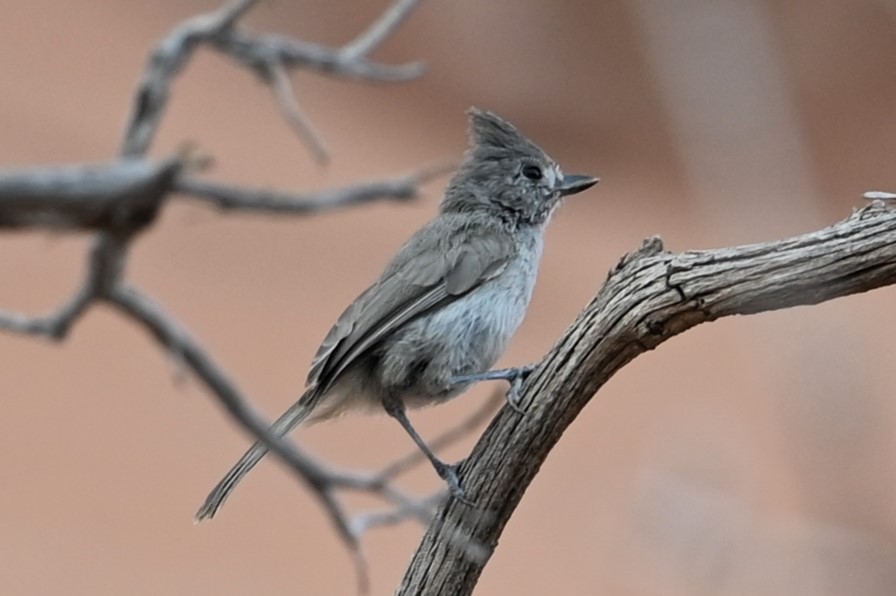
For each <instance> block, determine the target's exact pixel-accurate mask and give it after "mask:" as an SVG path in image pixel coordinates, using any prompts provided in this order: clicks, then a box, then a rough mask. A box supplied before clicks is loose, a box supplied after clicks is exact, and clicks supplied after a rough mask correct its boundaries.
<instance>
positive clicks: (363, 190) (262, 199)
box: [175, 164, 454, 215]
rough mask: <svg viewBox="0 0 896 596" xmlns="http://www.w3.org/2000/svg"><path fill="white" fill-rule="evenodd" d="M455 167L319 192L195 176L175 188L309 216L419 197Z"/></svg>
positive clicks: (224, 205)
mask: <svg viewBox="0 0 896 596" xmlns="http://www.w3.org/2000/svg"><path fill="white" fill-rule="evenodd" d="M453 167H454V166H453V165H451V166H448V165H445V164H441V165H438V166H433V167H432V168H428V169H425V170H421V171H419V172H416V173H414V174H411V175H408V176H403V177H400V178H394V179H392V180H381V181H372V182H365V183H362V184H357V185H354V186H347V187H344V188H336V189H329V190H324V191H320V192H316V193H301V194H300V193H287V192H282V191H275V190H267V189H259V188H246V187H240V186H236V185H230V184H221V183H218V182H211V181H209V180H202V179H198V178H195V177H182V178H180V179H178V180H177V181H176V182H175V189H176V190H177V191H178V192H181V193H184V194H185V195H187V198H192V199H196V200H201V201H206V202H209V203H212V204H213V205H215V206H217V207H219V208H221V209H236V210H240V211H263V212H269V213H293V214H299V215H306V214H309V213H315V212H318V211H326V210H330V209H336V208H342V207H349V206H354V205H358V204H361V203H367V202H371V201H378V200H383V199H391V200H409V199H413V198H416V197H417V196H419V193H420V188H419V187H420V185H421V184H424V183H426V182H428V181H429V180H431V179H433V178H435V177H436V176H439V175H441V174H443V173H445V172H446V171H448V170H449V169H450V168H453Z"/></svg>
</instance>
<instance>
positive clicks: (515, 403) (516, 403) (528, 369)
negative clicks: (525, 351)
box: [507, 364, 536, 414]
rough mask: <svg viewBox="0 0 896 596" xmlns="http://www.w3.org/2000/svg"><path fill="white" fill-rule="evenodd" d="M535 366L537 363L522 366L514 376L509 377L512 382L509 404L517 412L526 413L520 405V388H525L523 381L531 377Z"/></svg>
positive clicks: (509, 390)
mask: <svg viewBox="0 0 896 596" xmlns="http://www.w3.org/2000/svg"><path fill="white" fill-rule="evenodd" d="M535 367H536V365H534V364H528V365H526V366H521V367H519V368H518V369H516V371H515V374H514V375H513V377H512V378H508V379H507V380H508V381H509V382H510V388H509V389H508V390H507V405H509V406H510V407H511V409H512V410H513V411H514V412H516V413H517V414H525V413H526V411H525V410H524V409H523V407H522V406H521V405H520V390H521V389H522V388H523V383H524V382H525V381H526V379H528V378H529V375H531V374H532V371H534V370H535Z"/></svg>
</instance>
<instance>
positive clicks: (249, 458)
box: [194, 387, 317, 523]
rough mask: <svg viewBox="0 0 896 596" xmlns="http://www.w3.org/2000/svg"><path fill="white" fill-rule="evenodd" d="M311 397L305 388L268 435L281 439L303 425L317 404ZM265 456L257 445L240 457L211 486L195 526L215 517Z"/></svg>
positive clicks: (312, 393) (313, 393)
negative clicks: (299, 397) (238, 485)
mask: <svg viewBox="0 0 896 596" xmlns="http://www.w3.org/2000/svg"><path fill="white" fill-rule="evenodd" d="M315 397H316V391H315V388H314V387H312V388H309V389H308V390H307V391H306V392H305V394H304V395H303V396H302V398H301V399H299V401H297V402H296V403H294V404H293V405H291V406H290V407H289V409H288V410H286V412H284V413H283V415H281V416H280V417H279V418H277V420H276V421H275V422H274V423H273V424H272V425H271V427H270V431H271V433H273V434H275V435H277V436H278V437H282V436H284V435H286V434H287V433H289V432H290V431H291V430H292V429H294V428H295V427H297V426H298V425H300V424H301V423H302V422H304V421H305V419H307V418H308V416H309V415H310V414H311V411H312V410H313V409H314V406H315V404H316V401H317V400H316V399H315ZM267 452H268V448H267V446H265V444H264V443H262V442H261V441H258V442H256V443H255V444H254V445H252V447H250V448H249V450H248V451H246V453H244V454H243V457H241V458H240V460H239V461H238V462H236V465H234V466H233V467H232V468H230V471H229V472H227V475H226V476H224V478H222V479H221V481H220V482H218V484H217V485H215V488H213V489H212V491H211V492H210V493H209V494H208V496H207V497H206V498H205V502H204V503H203V504H202V507H200V508H199V511H197V512H196V515H195V517H194V520H195V521H196V522H197V523H198V522H201V521H205V520H207V519H211V518H213V517H215V514H216V513H218V509H220V508H221V505H223V504H224V501H226V500H227V497H229V496H230V493H231V492H232V491H233V489H234V488H236V485H237V484H239V483H240V481H241V480H242V479H243V477H244V476H245V475H246V474H248V473H249V471H250V470H251V469H252V468H254V467H255V464H257V463H258V462H259V461H261V458H263V457H264V456H265V455H267Z"/></svg>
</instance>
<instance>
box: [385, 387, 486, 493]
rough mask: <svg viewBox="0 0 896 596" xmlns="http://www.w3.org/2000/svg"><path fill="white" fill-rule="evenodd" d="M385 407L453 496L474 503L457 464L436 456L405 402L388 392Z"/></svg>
mask: <svg viewBox="0 0 896 596" xmlns="http://www.w3.org/2000/svg"><path fill="white" fill-rule="evenodd" d="M383 408H384V409H385V410H386V413H387V414H389V416H391V417H392V418H395V419H396V420H398V423H399V424H401V426H402V427H403V428H404V430H405V431H406V432H407V433H408V434H409V435H411V438H412V439H414V442H415V443H416V444H417V447H419V448H420V451H422V452H423V455H425V456H426V458H427V459H428V460H429V461H430V463H431V464H432V467H433V468H435V470H436V474H438V475H439V477H440V478H441V479H442V480H444V481H445V483H446V484H447V485H448V490H449V491H450V492H451V496H453V497H454V498H455V499H457V500H458V501H461V502H462V503H466V504H467V505H471V504H472V503H471V502H470V501H469V500H467V498H466V497H465V496H464V489H463V488H462V487H461V485H460V479H459V478H458V477H457V464H455V465H451V464H446V463H445V462H443V461H442V460H440V459H439V458H438V457H436V455H435V453H433V452H432V449H430V448H429V445H427V444H426V441H424V440H423V437H421V436H420V435H419V434H418V433H417V431H416V430H415V429H414V427H413V426H412V425H411V421H410V420H408V415H407V413H406V412H405V405H404V402H403V401H401V399H399V398H397V397H395V396H394V395H391V394H388V395H387V396H386V397H384V398H383Z"/></svg>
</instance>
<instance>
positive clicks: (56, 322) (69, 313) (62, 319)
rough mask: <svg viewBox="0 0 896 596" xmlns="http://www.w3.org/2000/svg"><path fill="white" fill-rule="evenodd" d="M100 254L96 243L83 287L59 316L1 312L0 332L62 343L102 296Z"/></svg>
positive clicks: (66, 304)
mask: <svg viewBox="0 0 896 596" xmlns="http://www.w3.org/2000/svg"><path fill="white" fill-rule="evenodd" d="M98 250H99V249H98V247H97V246H96V243H95V246H94V248H93V249H92V250H91V258H90V260H89V262H88V266H87V274H86V275H85V277H84V281H83V282H82V284H81V287H80V288H78V291H77V292H75V294H74V295H73V296H72V297H71V298H70V299H69V301H68V302H66V303H65V304H63V305H62V306H61V307H59V309H58V310H57V311H56V312H54V313H52V314H50V315H47V316H44V317H33V316H28V315H23V314H18V313H8V312H0V328H2V329H5V330H7V331H11V332H13V333H25V334H30V335H42V336H45V337H47V338H49V339H53V340H61V339H63V338H64V337H65V336H66V335H67V334H68V331H69V329H71V326H72V325H73V324H74V323H75V321H76V320H78V319H79V318H80V317H81V315H83V314H84V313H85V312H86V311H87V307H88V306H90V304H91V302H93V301H94V299H95V298H96V297H97V296H98V295H99V293H100V290H101V288H102V284H101V279H102V273H103V268H102V267H101V265H100V259H99V257H98V254H97V253H98Z"/></svg>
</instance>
